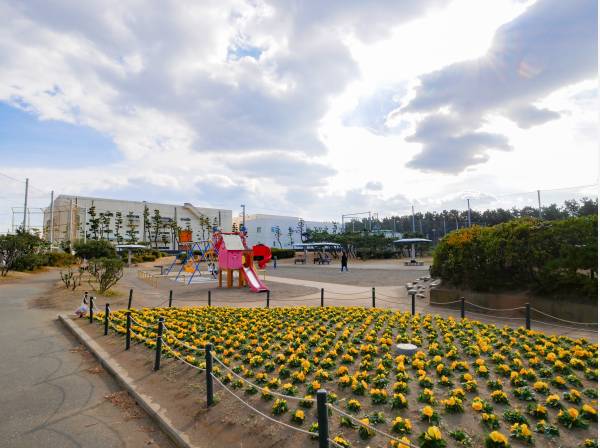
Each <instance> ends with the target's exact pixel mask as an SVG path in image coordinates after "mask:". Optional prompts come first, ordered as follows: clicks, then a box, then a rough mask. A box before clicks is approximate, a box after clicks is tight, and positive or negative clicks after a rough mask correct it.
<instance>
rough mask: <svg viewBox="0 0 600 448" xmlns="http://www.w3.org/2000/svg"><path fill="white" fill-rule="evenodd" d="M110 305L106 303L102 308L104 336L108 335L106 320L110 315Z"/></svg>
mask: <svg viewBox="0 0 600 448" xmlns="http://www.w3.org/2000/svg"><path fill="white" fill-rule="evenodd" d="M109 307H110V305H109V304H108V303H107V304H106V305H105V306H104V336H106V335H108V318H109V314H110V311H109V310H110V308H109Z"/></svg>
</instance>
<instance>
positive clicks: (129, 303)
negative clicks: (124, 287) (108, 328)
mask: <svg viewBox="0 0 600 448" xmlns="http://www.w3.org/2000/svg"><path fill="white" fill-rule="evenodd" d="M132 301H133V288H131V289H130V290H129V301H128V302H127V309H128V310H130V309H131V302H132Z"/></svg>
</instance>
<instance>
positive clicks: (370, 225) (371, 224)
mask: <svg viewBox="0 0 600 448" xmlns="http://www.w3.org/2000/svg"><path fill="white" fill-rule="evenodd" d="M372 230H373V220H372V218H371V212H369V233H371V231H372Z"/></svg>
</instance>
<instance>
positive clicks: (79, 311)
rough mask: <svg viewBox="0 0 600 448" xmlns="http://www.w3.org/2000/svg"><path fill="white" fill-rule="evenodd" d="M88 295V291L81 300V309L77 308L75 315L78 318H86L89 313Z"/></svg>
mask: <svg viewBox="0 0 600 448" xmlns="http://www.w3.org/2000/svg"><path fill="white" fill-rule="evenodd" d="M88 303H89V302H88V293H87V291H86V292H85V294H84V295H83V299H81V305H80V306H79V308H77V309H76V310H75V315H76V316H77V317H80V318H81V317H85V316H86V315H87V313H88V310H89V308H88Z"/></svg>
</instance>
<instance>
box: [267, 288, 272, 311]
mask: <svg viewBox="0 0 600 448" xmlns="http://www.w3.org/2000/svg"><path fill="white" fill-rule="evenodd" d="M270 298H271V291H267V308H269V299H270Z"/></svg>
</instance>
